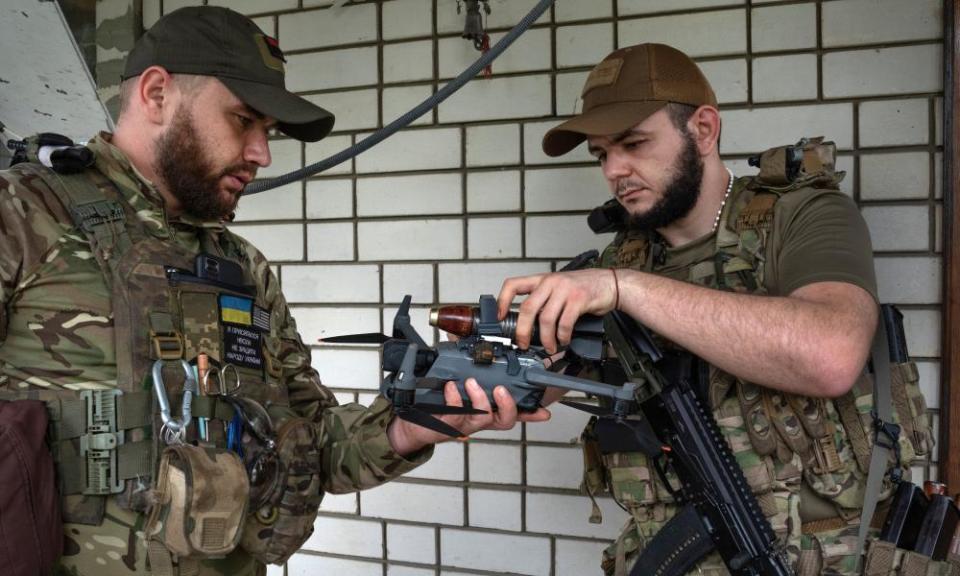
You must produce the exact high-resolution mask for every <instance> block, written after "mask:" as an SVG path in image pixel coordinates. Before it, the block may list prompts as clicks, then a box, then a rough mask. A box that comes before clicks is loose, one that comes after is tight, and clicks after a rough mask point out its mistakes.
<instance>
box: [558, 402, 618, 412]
mask: <svg viewBox="0 0 960 576" xmlns="http://www.w3.org/2000/svg"><path fill="white" fill-rule="evenodd" d="M560 403H561V404H563V405H564V406H569V407H571V408H575V409H577V410H582V411H584V412H588V413H590V414H593V415H594V416H612V415H613V412H611V411H610V410H609V409H607V408H603V407H602V406H597V405H596V404H584V403H583V402H574V401H572V400H561V401H560Z"/></svg>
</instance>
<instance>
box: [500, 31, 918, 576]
mask: <svg viewBox="0 0 960 576" xmlns="http://www.w3.org/2000/svg"><path fill="white" fill-rule="evenodd" d="M582 99H583V111H582V112H581V113H580V114H579V115H577V116H575V117H573V118H571V119H570V120H568V121H566V122H564V123H562V124H560V125H559V126H557V127H555V128H553V129H552V130H550V131H549V132H548V133H547V134H546V136H545V137H544V139H543V149H544V151H545V152H546V153H547V154H548V155H550V156H559V155H561V154H565V153H567V152H569V151H570V150H572V149H573V148H575V147H576V146H577V145H579V144H581V143H582V142H584V141H586V145H587V146H588V149H589V152H590V154H591V155H593V156H594V157H595V158H596V159H597V160H598V162H599V164H600V169H601V170H602V171H603V175H604V177H605V178H606V180H607V184H608V186H609V188H610V191H611V193H612V194H613V195H614V197H615V203H614V204H613V205H612V206H607V208H608V211H610V210H612V209H613V208H616V209H618V210H620V212H621V214H622V215H623V216H624V222H623V225H622V226H620V227H619V231H618V233H617V236H616V238H615V240H614V241H613V243H612V244H611V245H609V246H608V247H607V248H606V249H605V250H604V252H603V253H602V255H601V256H600V258H599V262H598V265H597V266H596V267H595V268H593V269H587V270H579V271H571V272H558V273H553V274H540V275H535V276H526V277H519V278H511V279H508V280H506V281H505V282H504V284H503V288H502V291H501V293H500V296H499V306H500V313H501V316H502V315H503V314H505V313H506V312H507V310H508V307H509V306H510V305H511V302H512V301H513V299H514V297H515V296H516V295H518V294H526V295H527V298H526V300H525V301H524V302H523V303H522V304H521V305H520V308H519V312H520V313H519V319H518V322H517V340H518V341H519V343H520V344H521V345H523V344H525V343H526V342H528V341H529V340H528V338H529V337H530V334H531V328H532V327H533V325H534V323H537V324H538V326H539V336H540V339H541V341H542V342H543V343H544V344H545V346H546V348H547V349H548V350H550V351H553V350H555V349H556V347H557V346H558V345H563V344H565V343H567V342H569V341H570V338H571V330H572V327H573V325H574V323H575V321H576V319H577V318H578V317H579V316H580V315H582V314H595V315H604V314H606V313H608V312H610V311H611V310H620V311H622V312H624V313H626V314H628V315H629V316H631V317H633V318H634V319H636V320H637V321H638V322H640V323H642V324H644V325H646V326H647V327H649V328H650V329H651V330H652V331H654V332H655V333H657V334H658V335H659V336H660V337H662V339H663V345H664V347H665V348H667V349H670V350H680V351H688V352H690V353H692V354H694V355H696V356H698V357H700V358H702V359H703V360H705V361H706V362H708V363H709V365H710V370H709V377H708V380H709V381H708V382H707V383H706V386H705V387H704V390H702V394H701V397H702V401H704V402H705V403H707V404H708V405H709V406H710V407H711V408H712V409H713V413H714V416H715V418H716V420H717V422H718V424H719V426H720V429H721V430H722V432H723V434H724V436H725V437H726V440H727V442H728V443H729V444H730V446H731V449H732V450H733V452H734V453H735V455H736V457H737V462H738V464H739V465H740V466H741V468H742V469H743V471H744V475H745V477H746V480H747V482H748V483H749V485H750V487H751V489H752V491H753V492H754V493H755V494H756V496H757V498H758V500H759V503H760V506H761V509H762V510H763V512H764V515H765V516H766V517H767V519H768V520H769V522H770V523H771V525H772V527H773V529H774V531H775V532H776V535H777V537H778V539H779V541H780V542H781V545H782V546H783V547H784V548H785V550H786V551H787V553H788V557H789V559H790V562H791V564H792V565H793V566H795V567H796V569H797V570H798V572H799V573H801V574H852V573H854V572H855V571H856V566H857V554H856V548H857V534H858V529H859V526H860V523H861V520H869V519H861V518H860V512H861V508H862V506H863V499H864V492H865V490H864V485H865V479H866V476H867V471H866V470H865V469H863V466H864V464H863V461H864V457H865V458H866V460H867V461H869V457H870V449H869V446H866V453H865V454H864V450H863V449H862V447H860V446H858V445H855V444H854V443H852V441H851V438H853V437H854V436H856V437H857V438H858V439H860V438H862V437H864V436H866V437H867V441H869V440H870V439H872V437H873V430H872V427H871V426H870V424H869V417H866V418H862V417H861V416H863V415H864V414H865V413H868V412H869V410H870V407H871V403H870V402H871V401H870V397H869V393H868V392H867V393H865V392H864V391H863V390H861V389H860V388H859V387H858V386H855V384H857V383H858V381H859V379H860V378H861V375H862V373H863V371H864V365H865V363H866V360H867V357H868V353H869V351H870V343H871V339H872V337H873V334H874V330H875V328H876V326H877V296H876V293H877V290H876V280H875V278H874V270H873V259H872V250H871V246H870V238H869V235H868V231H867V228H866V225H865V224H864V221H863V219H862V218H861V216H860V213H859V212H858V209H857V206H856V205H855V204H854V203H853V201H852V200H851V199H850V198H849V197H847V196H846V195H844V194H843V193H842V192H841V191H840V190H839V189H838V187H837V184H838V182H839V181H840V178H841V177H842V173H841V174H836V173H834V171H833V166H832V158H831V157H829V154H823V148H824V146H823V145H820V144H819V143H818V142H808V143H807V144H806V145H804V146H800V147H799V148H797V150H799V152H798V154H799V155H800V156H799V159H798V160H797V166H796V169H795V172H794V173H792V174H790V173H789V169H787V170H786V172H785V169H784V166H785V164H784V163H783V162H780V164H779V168H780V169H779V172H778V171H777V170H776V162H770V163H768V162H766V159H767V157H766V156H765V160H764V165H765V166H764V168H763V169H762V170H761V173H760V175H759V176H757V177H749V178H748V177H741V178H737V177H735V176H734V174H733V173H732V172H731V171H730V169H729V168H727V167H726V166H724V163H723V161H722V160H721V158H720V153H719V142H720V132H721V121H720V114H719V112H718V111H717V101H716V97H715V95H714V92H713V90H712V88H711V86H710V84H709V82H708V81H707V79H706V78H705V77H704V75H703V74H702V73H701V71H700V70H699V69H698V67H697V66H696V64H695V63H694V62H693V61H692V60H690V58H688V57H687V56H686V55H685V54H683V53H681V52H679V51H678V50H676V49H674V48H671V47H669V46H665V45H662V44H641V45H638V46H632V47H628V48H623V49H620V50H617V51H615V52H613V53H612V54H610V55H609V56H607V57H606V58H605V59H604V60H603V61H602V62H601V63H600V64H599V65H597V66H596V67H595V68H594V69H593V71H591V73H590V75H589V76H588V78H587V80H586V83H585V85H584V87H583V94H582ZM798 128H802V127H798ZM780 152H781V153H780V156H779V157H780V158H781V160H782V159H783V157H784V155H783V150H780ZM791 162H792V160H791ZM767 164H770V165H769V166H768V165H767ZM771 167H772V168H771ZM608 204H610V203H608ZM615 353H616V350H613V351H612V352H611V354H615ZM556 396H557V395H554V397H556ZM854 428H855V429H854ZM594 438H595V430H593V429H592V428H588V430H587V432H586V434H585V439H586V440H587V448H588V449H587V450H586V452H587V454H588V455H589V454H595V455H596V457H594V458H588V460H587V465H586V470H585V473H586V477H585V487H586V488H587V489H588V490H589V491H590V493H591V494H596V493H599V492H601V491H605V490H608V491H609V492H610V493H611V494H612V496H613V497H614V498H615V499H616V500H617V501H618V502H619V503H620V504H622V506H623V507H624V508H625V509H626V510H627V511H628V512H629V514H630V518H629V522H628V524H627V526H626V529H625V530H624V532H623V533H622V534H621V536H620V537H619V538H618V539H617V541H616V542H615V543H614V544H612V545H611V546H610V547H609V548H608V549H607V550H606V552H605V553H604V558H603V567H604V570H605V572H606V573H607V574H625V573H628V572H629V570H630V566H631V565H632V563H633V562H634V561H635V559H636V558H637V557H638V555H639V554H640V553H642V552H643V550H644V548H645V547H646V546H647V544H648V543H649V542H650V540H651V538H652V537H653V536H654V535H655V534H657V533H658V531H659V530H660V529H661V528H662V527H663V526H664V524H665V523H666V522H667V521H668V520H669V519H670V518H671V516H672V515H673V514H674V512H675V511H676V506H675V502H674V499H673V498H672V496H671V494H670V491H669V490H668V489H667V487H666V486H665V485H664V483H663V482H662V480H661V476H660V475H658V473H657V472H656V471H655V470H654V467H653V465H652V462H651V461H650V459H648V458H647V457H646V456H644V455H643V454H641V453H640V452H639V451H635V452H634V451H619V452H618V451H613V452H607V453H599V454H598V451H596V450H591V449H589V448H590V447H591V443H592V441H593V439H594ZM601 444H603V443H602V442H601ZM907 461H909V460H907ZM889 493H890V488H889V485H887V486H886V487H885V490H884V493H883V494H882V496H881V497H882V498H886V497H887V495H889ZM676 553H678V554H684V552H683V550H677V551H676ZM692 573H695V574H716V575H719V574H727V573H728V571H727V567H725V565H724V563H723V562H722V561H721V559H720V556H719V555H718V554H717V553H716V552H713V553H711V554H709V555H708V556H706V557H704V558H703V559H702V560H701V561H700V562H699V563H698V565H697V569H696V570H694V571H693V572H692Z"/></svg>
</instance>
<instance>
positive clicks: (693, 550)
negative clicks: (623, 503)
mask: <svg viewBox="0 0 960 576" xmlns="http://www.w3.org/2000/svg"><path fill="white" fill-rule="evenodd" d="M713 549H714V543H713V539H712V538H710V534H709V532H707V529H706V527H705V526H704V525H703V520H701V519H700V514H699V513H698V512H697V509H696V508H694V506H693V504H687V505H685V506H684V507H682V508H680V509H679V510H678V511H677V514H676V515H675V516H674V517H673V518H671V519H670V521H668V522H667V523H666V524H665V525H664V526H663V528H661V529H660V531H658V532H657V533H656V534H655V535H654V536H653V538H651V539H650V540H649V541H648V542H647V544H646V547H645V548H644V549H643V552H642V553H641V554H640V557H639V558H637V562H636V564H634V565H633V569H631V570H630V576H682V575H683V574H686V573H687V572H689V571H690V570H691V569H692V568H693V567H694V565H696V563H697V562H699V561H700V559H701V558H703V557H704V556H706V555H707V554H709V553H710V552H711V551H712V550H713Z"/></svg>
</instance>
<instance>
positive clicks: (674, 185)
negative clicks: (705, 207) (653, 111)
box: [627, 131, 703, 231]
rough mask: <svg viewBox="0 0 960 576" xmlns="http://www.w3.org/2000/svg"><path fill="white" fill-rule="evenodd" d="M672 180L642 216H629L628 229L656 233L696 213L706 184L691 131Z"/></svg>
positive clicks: (684, 140) (675, 165) (687, 134)
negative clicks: (691, 213)
mask: <svg viewBox="0 0 960 576" xmlns="http://www.w3.org/2000/svg"><path fill="white" fill-rule="evenodd" d="M672 172H673V177H672V178H671V179H670V182H668V183H667V186H666V187H665V188H664V190H663V196H661V197H660V198H659V199H658V200H657V201H656V203H655V204H654V205H653V206H652V207H651V208H650V209H649V210H647V211H646V212H644V213H643V214H630V217H629V219H628V221H627V225H628V227H630V228H631V229H634V230H645V231H646V230H657V229H659V228H664V227H666V226H669V225H670V224H673V223H674V222H676V221H677V220H679V219H681V218H683V217H684V216H686V215H687V214H689V213H690V211H691V210H693V207H694V206H695V205H696V204H697V200H699V199H700V185H701V184H702V183H703V160H702V159H701V158H700V154H699V153H698V151H697V143H696V142H695V141H694V139H693V135H692V134H690V132H687V131H684V132H683V149H682V150H681V151H680V155H679V156H678V157H677V160H676V161H675V162H674V164H673V170H672Z"/></svg>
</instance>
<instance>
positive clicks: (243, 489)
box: [144, 444, 250, 558]
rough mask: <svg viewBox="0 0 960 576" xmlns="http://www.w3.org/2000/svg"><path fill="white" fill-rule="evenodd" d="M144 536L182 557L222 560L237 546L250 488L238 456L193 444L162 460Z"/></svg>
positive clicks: (172, 451)
mask: <svg viewBox="0 0 960 576" xmlns="http://www.w3.org/2000/svg"><path fill="white" fill-rule="evenodd" d="M154 491H155V496H156V501H155V503H154V504H153V506H152V507H151V509H150V514H149V517H148V518H147V524H146V526H145V527H144V532H145V533H146V535H147V538H148V539H149V540H152V541H157V542H160V543H161V544H163V546H164V547H165V548H166V549H167V551H169V552H170V553H171V554H172V555H175V556H176V557H178V558H218V557H223V556H226V555H227V554H229V553H230V552H232V551H233V549H234V548H236V546H237V543H238V542H239V540H240V528H241V526H242V525H243V518H244V516H245V515H246V511H247V500H248V498H249V493H250V484H249V482H248V480H247V473H246V471H245V470H244V468H243V463H242V462H240V458H239V457H237V455H236V454H234V453H232V452H229V451H226V450H221V449H218V448H200V447H197V446H191V445H189V444H184V445H176V446H168V447H167V448H166V449H165V450H164V451H163V456H162V458H161V459H160V469H159V471H158V473H157V483H156V487H155V488H154Z"/></svg>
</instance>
